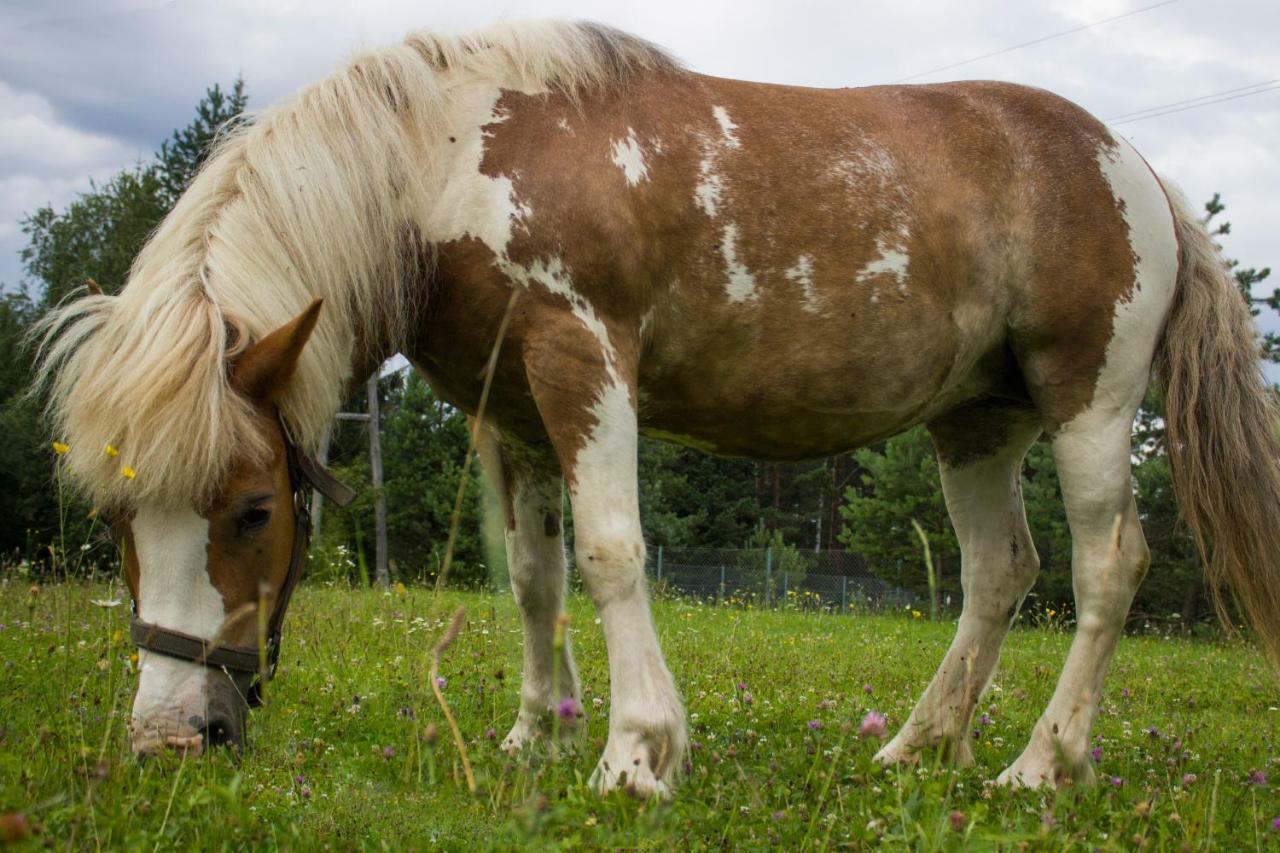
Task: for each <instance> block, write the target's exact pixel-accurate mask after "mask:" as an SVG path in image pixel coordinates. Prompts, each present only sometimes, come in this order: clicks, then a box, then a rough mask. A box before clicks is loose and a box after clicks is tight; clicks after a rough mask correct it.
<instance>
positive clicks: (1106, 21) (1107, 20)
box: [891, 0, 1178, 83]
mask: <svg viewBox="0 0 1280 853" xmlns="http://www.w3.org/2000/svg"><path fill="white" fill-rule="evenodd" d="M1177 2H1178V0H1162V2H1160V3H1153V4H1151V5H1150V6H1143V7H1142V8H1141V9H1132V10H1130V11H1128V12H1125V13H1124V14H1121V15H1113V16H1112V17H1110V18H1103V19H1102V20H1100V21H1094V22H1092V23H1089V24H1081V25H1080V26H1078V27H1072V28H1071V29H1069V30H1062V31H1061V32H1056V33H1050V34H1049V35H1047V36H1041V37H1040V38H1035V39H1032V40H1031V41H1024V42H1021V43H1020V44H1014V45H1010V46H1009V47H1002V48H1000V49H999V50H993V51H992V52H991V53H984V54H982V55H981V56H974V57H971V58H969V59H962V60H960V61H959V62H952V63H951V64H950V65H939V66H938V67H937V68H930V69H929V70H928V71H921V72H920V73H918V74H912V75H910V76H908V77H899V78H898V79H897V80H893V81H891V82H893V83H905V82H906V81H908V80H915V79H917V78H919V77H926V76H928V75H930V74H936V73H937V72H939V71H949V70H950V69H952V68H959V67H960V66H961V65H968V64H970V63H972V62H978V61H980V60H983V59H990V58H991V57H993V56H1000V55H1001V54H1005V53H1011V52H1012V51H1015V50H1021V49H1022V48H1024V47H1031V46H1032V45H1037V44H1042V43H1043V42H1046V41H1052V40H1053V39H1057V38H1062V37H1063V36H1069V35H1071V34H1072V33H1079V32H1083V31H1084V30H1088V29H1092V28H1093V27H1097V26H1101V25H1102V24H1109V23H1111V22H1112V21H1118V20H1120V19H1121V18H1128V17H1131V16H1133V15H1140V14H1142V13H1143V12H1150V11H1151V10H1152V9H1159V8H1160V7H1161V6H1168V5H1169V4H1170V3H1177Z"/></svg>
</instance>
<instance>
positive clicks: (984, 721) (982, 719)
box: [978, 714, 991, 726]
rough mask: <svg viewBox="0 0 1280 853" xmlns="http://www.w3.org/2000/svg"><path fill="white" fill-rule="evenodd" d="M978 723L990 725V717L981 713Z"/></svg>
mask: <svg viewBox="0 0 1280 853" xmlns="http://www.w3.org/2000/svg"><path fill="white" fill-rule="evenodd" d="M978 725H980V726H989V725H991V718H990V717H988V716H987V715H986V714H983V715H982V716H981V717H979V718H978Z"/></svg>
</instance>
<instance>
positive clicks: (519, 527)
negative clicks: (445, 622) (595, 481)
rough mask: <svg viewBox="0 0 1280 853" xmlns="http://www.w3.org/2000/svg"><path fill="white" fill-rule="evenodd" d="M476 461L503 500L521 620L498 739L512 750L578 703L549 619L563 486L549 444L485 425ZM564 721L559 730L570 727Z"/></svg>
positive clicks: (559, 590) (556, 589) (561, 575)
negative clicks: (517, 665)
mask: <svg viewBox="0 0 1280 853" xmlns="http://www.w3.org/2000/svg"><path fill="white" fill-rule="evenodd" d="M477 449H478V451H479V453H480V459H481V463H482V464H483V466H484V470H485V473H486V474H487V475H488V478H489V482H490V484H491V485H492V486H493V490H494V492H495V494H496V495H497V496H498V500H499V502H500V503H501V505H502V515H503V523H504V533H505V538H506V545H507V570H508V572H509V574H510V575H511V591H512V593H513V594H514V596H515V600H516V605H517V606H518V607H519V608H520V619H521V621H522V622H523V623H524V673H523V679H522V681H521V685H520V710H519V711H518V712H517V714H516V721H515V724H514V725H513V726H512V727H511V731H510V733H508V735H507V736H506V738H505V739H504V740H503V742H502V747H503V749H505V750H507V751H508V752H514V751H515V750H518V749H520V747H522V746H524V745H525V744H526V743H528V742H529V741H530V740H532V739H533V738H534V737H536V736H537V735H538V734H540V733H541V731H542V729H543V728H545V726H546V723H547V722H548V720H550V718H551V715H552V714H554V713H557V712H559V711H561V710H562V709H561V707H560V706H561V703H563V702H565V701H571V702H577V701H578V699H579V697H580V696H581V695H582V694H581V692H580V690H579V687H578V670H577V667H575V666H574V663H573V653H572V652H571V651H570V649H569V637H568V631H567V630H566V631H565V635H564V642H563V644H562V646H561V647H560V651H559V656H560V659H559V660H558V661H557V660H556V649H555V625H556V619H557V618H558V617H559V615H560V612H561V610H562V609H563V607H564V581H565V557H564V524H563V520H562V518H561V516H562V515H563V502H564V497H563V486H562V477H561V473H560V463H559V462H558V461H557V460H556V458H555V455H554V454H553V453H552V452H551V449H550V448H549V447H545V446H544V447H533V446H529V445H527V444H524V443H522V442H519V441H517V440H515V439H513V438H509V437H504V436H501V435H499V434H498V433H496V432H494V431H492V430H490V429H485V430H482V431H481V433H480V440H479V442H478V445H477ZM573 730H574V729H573V726H572V725H568V724H566V725H563V726H562V727H561V732H563V733H570V732H572V731H573Z"/></svg>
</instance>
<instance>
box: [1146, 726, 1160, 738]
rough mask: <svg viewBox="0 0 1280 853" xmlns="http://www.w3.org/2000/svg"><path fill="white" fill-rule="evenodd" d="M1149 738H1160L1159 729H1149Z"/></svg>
mask: <svg viewBox="0 0 1280 853" xmlns="http://www.w3.org/2000/svg"><path fill="white" fill-rule="evenodd" d="M1147 736H1148V737H1153V738H1159V737H1160V730H1159V729H1157V728H1156V727H1155V726H1151V727H1150V728H1148V729H1147Z"/></svg>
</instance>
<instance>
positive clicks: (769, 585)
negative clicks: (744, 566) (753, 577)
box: [764, 545, 773, 607]
mask: <svg viewBox="0 0 1280 853" xmlns="http://www.w3.org/2000/svg"><path fill="white" fill-rule="evenodd" d="M772 598H773V546H772V545H770V546H769V547H768V548H766V549H765V552H764V606H765V607H768V606H769V602H770V600H771V599H772Z"/></svg>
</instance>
